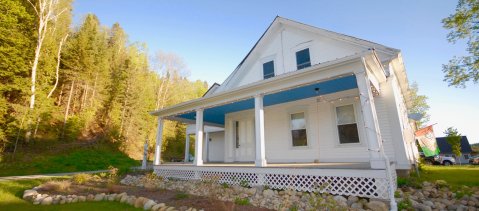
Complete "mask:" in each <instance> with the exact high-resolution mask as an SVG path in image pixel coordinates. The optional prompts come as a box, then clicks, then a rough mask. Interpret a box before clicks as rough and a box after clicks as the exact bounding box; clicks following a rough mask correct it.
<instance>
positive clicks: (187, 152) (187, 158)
mask: <svg viewBox="0 0 479 211" xmlns="http://www.w3.org/2000/svg"><path fill="white" fill-rule="evenodd" d="M188 162H190V134H188V133H186V136H185V163H188Z"/></svg>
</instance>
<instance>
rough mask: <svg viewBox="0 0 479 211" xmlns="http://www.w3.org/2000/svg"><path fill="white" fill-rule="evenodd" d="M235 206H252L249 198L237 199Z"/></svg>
mask: <svg viewBox="0 0 479 211" xmlns="http://www.w3.org/2000/svg"><path fill="white" fill-rule="evenodd" d="M235 204H237V205H250V202H249V199H248V198H235Z"/></svg>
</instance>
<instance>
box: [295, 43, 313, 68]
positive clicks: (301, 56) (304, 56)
mask: <svg viewBox="0 0 479 211" xmlns="http://www.w3.org/2000/svg"><path fill="white" fill-rule="evenodd" d="M310 66H311V58H310V56H309V48H306V49H304V50H300V51H298V52H296V67H297V68H298V70H300V69H303V68H306V67H310Z"/></svg>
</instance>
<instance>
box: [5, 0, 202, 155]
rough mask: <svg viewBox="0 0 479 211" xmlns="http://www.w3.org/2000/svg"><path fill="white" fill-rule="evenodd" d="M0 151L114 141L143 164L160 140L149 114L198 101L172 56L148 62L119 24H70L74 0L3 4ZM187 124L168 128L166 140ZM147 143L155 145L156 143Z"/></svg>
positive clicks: (194, 85) (89, 19)
mask: <svg viewBox="0 0 479 211" xmlns="http://www.w3.org/2000/svg"><path fill="white" fill-rule="evenodd" d="M0 20H1V21H0V152H8V153H13V152H14V151H16V150H21V149H22V148H25V147H29V146H34V145H36V144H38V143H41V142H46V141H58V142H65V143H68V142H73V141H99V140H102V141H111V142H115V143H118V145H119V146H120V149H121V150H122V151H123V152H125V153H127V154H128V155H130V156H131V157H133V158H137V159H138V158H140V157H141V153H142V150H143V143H144V141H145V139H146V138H148V139H149V140H155V133H156V121H155V118H154V117H152V116H151V115H149V113H148V112H149V111H152V110H155V109H160V108H162V107H165V106H168V105H172V104H176V103H179V102H182V101H186V100H190V99H193V98H197V97H201V95H202V94H203V93H204V92H205V91H206V89H207V84H206V82H203V81H194V82H192V81H189V80H188V79H187V76H188V68H187V66H186V65H185V63H184V62H183V61H182V59H181V58H180V57H179V56H177V55H175V54H171V53H164V52H157V53H155V54H152V55H154V56H151V57H150V56H149V52H148V49H147V46H146V45H145V44H143V43H131V42H129V41H128V36H127V34H126V32H125V31H124V30H123V29H122V27H121V25H120V24H119V23H115V24H114V25H113V26H111V27H107V26H104V25H101V23H100V20H99V19H98V18H97V17H96V16H95V15H94V14H88V15H86V16H85V17H83V19H82V21H81V24H80V25H75V26H73V25H72V0H0ZM182 131H184V125H181V124H178V123H175V122H167V123H166V127H165V136H166V141H167V143H165V144H164V147H168V141H169V140H170V141H174V140H176V139H179V138H181V137H179V136H180V135H179V134H181V132H182ZM153 144H154V143H153V141H150V145H153Z"/></svg>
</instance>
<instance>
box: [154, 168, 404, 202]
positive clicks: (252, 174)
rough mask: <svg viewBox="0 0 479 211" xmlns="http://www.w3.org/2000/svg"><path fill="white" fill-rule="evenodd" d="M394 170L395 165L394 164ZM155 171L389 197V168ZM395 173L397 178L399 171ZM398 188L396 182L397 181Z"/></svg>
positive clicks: (174, 175) (168, 176) (178, 176)
mask: <svg viewBox="0 0 479 211" xmlns="http://www.w3.org/2000/svg"><path fill="white" fill-rule="evenodd" d="M391 167H392V169H395V168H394V165H392V166H391ZM154 169H155V173H156V174H157V175H159V176H161V177H163V178H165V179H171V178H175V179H180V180H201V181H210V182H211V181H213V182H217V183H220V184H222V183H227V184H229V185H249V186H268V187H269V188H272V189H294V190H296V191H306V192H321V193H323V192H328V193H331V194H335V195H336V194H337V195H353V196H361V197H369V198H380V199H389V195H388V184H389V183H388V177H387V174H386V170H375V169H312V168H277V167H274V168H268V167H266V168H256V167H233V166H232V167H218V166H181V165H178V166H173V165H159V166H155V167H154ZM392 173H393V174H392V176H393V179H394V181H396V173H395V171H394V170H393V172H392ZM394 187H395V188H396V183H395V182H394Z"/></svg>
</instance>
